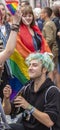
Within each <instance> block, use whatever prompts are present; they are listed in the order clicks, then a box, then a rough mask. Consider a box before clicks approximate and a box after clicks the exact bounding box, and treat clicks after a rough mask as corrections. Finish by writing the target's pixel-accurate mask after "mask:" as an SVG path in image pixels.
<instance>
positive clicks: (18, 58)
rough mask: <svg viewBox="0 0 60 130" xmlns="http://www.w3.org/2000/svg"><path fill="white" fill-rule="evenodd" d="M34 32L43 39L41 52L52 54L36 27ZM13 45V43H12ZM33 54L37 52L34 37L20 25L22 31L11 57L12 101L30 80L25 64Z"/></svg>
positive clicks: (19, 33)
mask: <svg viewBox="0 0 60 130" xmlns="http://www.w3.org/2000/svg"><path fill="white" fill-rule="evenodd" d="M33 30H34V31H35V32H37V33H38V34H39V35H40V37H41V38H42V43H41V45H42V47H41V50H40V52H41V53H43V52H46V51H47V52H50V49H49V47H48V46H47V43H46V42H45V39H44V38H43V36H42V34H41V32H40V30H39V29H38V28H37V27H36V26H34V27H33ZM12 44H13V43H12ZM32 52H36V50H35V48H34V44H33V39H32V35H30V32H29V31H28V28H27V27H26V26H25V25H20V31H19V32H18V35H17V44H16V48H15V50H14V53H13V54H12V55H11V57H10V67H11V70H12V74H13V78H12V80H11V81H10V85H11V86H12V95H11V99H13V98H14V96H15V95H16V94H17V93H18V91H19V90H20V89H21V88H22V86H23V85H24V84H25V83H26V82H27V81H28V80H29V79H30V78H29V75H28V67H27V65H26V63H25V58H26V57H27V56H28V55H29V54H30V53H32Z"/></svg>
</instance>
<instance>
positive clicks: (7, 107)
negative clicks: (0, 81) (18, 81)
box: [2, 85, 12, 115]
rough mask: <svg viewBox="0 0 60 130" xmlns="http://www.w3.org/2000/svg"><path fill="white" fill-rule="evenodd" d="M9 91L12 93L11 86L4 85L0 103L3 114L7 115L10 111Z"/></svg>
mask: <svg viewBox="0 0 60 130" xmlns="http://www.w3.org/2000/svg"><path fill="white" fill-rule="evenodd" d="M11 93H12V89H11V86H10V85H6V86H5V87H4V89H3V95H4V98H3V102H2V105H3V108H4V111H5V114H7V115H8V114H10V113H11V102H10V95H11Z"/></svg>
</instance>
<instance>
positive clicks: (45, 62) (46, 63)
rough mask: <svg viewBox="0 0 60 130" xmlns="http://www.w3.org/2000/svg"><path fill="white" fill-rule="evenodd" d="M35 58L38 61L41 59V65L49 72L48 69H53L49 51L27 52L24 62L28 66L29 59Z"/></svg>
mask: <svg viewBox="0 0 60 130" xmlns="http://www.w3.org/2000/svg"><path fill="white" fill-rule="evenodd" d="M35 59H36V60H37V61H38V62H39V61H42V66H43V67H45V68H47V71H48V72H50V71H53V70H54V63H53V61H52V58H51V56H50V55H49V53H43V54H42V53H38V52H36V53H31V54H29V56H28V57H27V58H26V64H27V65H28V66H29V64H30V61H31V60H35Z"/></svg>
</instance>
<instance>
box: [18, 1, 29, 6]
mask: <svg viewBox="0 0 60 130" xmlns="http://www.w3.org/2000/svg"><path fill="white" fill-rule="evenodd" d="M22 3H24V4H25V5H30V3H29V1H27V0H21V2H20V5H21V4H22Z"/></svg>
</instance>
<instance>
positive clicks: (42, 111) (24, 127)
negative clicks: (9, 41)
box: [3, 52, 60, 130]
mask: <svg viewBox="0 0 60 130" xmlns="http://www.w3.org/2000/svg"><path fill="white" fill-rule="evenodd" d="M26 63H27V65H28V73H29V76H30V81H29V82H28V83H27V84H26V85H25V86H24V87H23V88H22V89H21V90H20V92H19V93H18V95H17V96H16V97H15V99H14V101H13V102H12V104H11V102H10V94H11V88H9V87H5V88H4V91H3V93H4V99H3V108H4V110H5V113H6V114H13V113H14V114H16V113H20V112H22V122H19V123H14V124H13V123H12V124H10V127H11V130H38V129H39V130H52V128H54V127H55V126H56V120H57V117H58V115H59V111H60V110H59V103H60V102H59V94H60V93H59V91H58V90H57V87H56V86H55V84H54V83H53V81H52V80H51V79H50V78H49V77H48V76H46V73H49V72H50V71H53V70H54V63H53V61H52V58H51V56H50V55H49V54H48V53H43V54H42V53H39V52H36V53H32V54H30V55H29V56H28V57H27V58H26ZM53 86H54V87H53ZM50 87H51V88H50ZM49 88H50V90H49V91H48V94H47V97H46V98H47V102H45V94H46V91H47V90H48V89H49ZM9 90H10V92H9ZM7 104H8V105H7Z"/></svg>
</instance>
